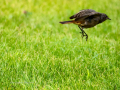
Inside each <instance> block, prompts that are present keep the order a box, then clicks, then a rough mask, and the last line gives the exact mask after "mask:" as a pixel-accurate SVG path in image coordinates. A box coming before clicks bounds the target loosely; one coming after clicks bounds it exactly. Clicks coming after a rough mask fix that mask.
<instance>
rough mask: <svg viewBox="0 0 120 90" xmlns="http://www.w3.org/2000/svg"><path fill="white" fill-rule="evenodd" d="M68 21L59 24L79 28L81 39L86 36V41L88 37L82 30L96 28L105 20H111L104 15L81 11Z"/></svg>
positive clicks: (87, 10) (89, 10)
mask: <svg viewBox="0 0 120 90" xmlns="http://www.w3.org/2000/svg"><path fill="white" fill-rule="evenodd" d="M70 19H73V20H70V21H63V22H60V23H61V24H70V23H73V24H76V25H78V27H79V28H80V30H81V32H80V33H82V38H83V37H84V36H86V41H87V39H88V35H87V34H86V33H85V31H84V30H83V29H84V28H91V27H94V26H96V25H97V24H99V23H102V22H104V21H105V20H111V19H110V18H109V17H108V16H107V15H106V14H104V13H100V12H96V11H95V10H92V9H85V10H81V11H80V12H78V13H76V14H75V15H73V16H71V17H70Z"/></svg>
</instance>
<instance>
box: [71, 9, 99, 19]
mask: <svg viewBox="0 0 120 90" xmlns="http://www.w3.org/2000/svg"><path fill="white" fill-rule="evenodd" d="M92 15H93V16H97V15H100V13H99V12H96V11H95V10H92V9H86V10H81V11H80V12H78V13H76V14H75V15H73V16H71V17H70V19H74V18H75V20H78V19H79V20H80V19H85V18H87V17H89V16H92Z"/></svg>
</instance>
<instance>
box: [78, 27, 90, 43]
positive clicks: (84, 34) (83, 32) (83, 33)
mask: <svg viewBox="0 0 120 90" xmlns="http://www.w3.org/2000/svg"><path fill="white" fill-rule="evenodd" d="M78 27H79V28H80V30H81V31H82V32H80V33H82V38H83V37H84V36H86V41H87V39H88V35H87V34H86V33H85V31H84V30H83V28H81V27H80V26H78Z"/></svg>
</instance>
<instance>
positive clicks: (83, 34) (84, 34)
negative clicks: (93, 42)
mask: <svg viewBox="0 0 120 90" xmlns="http://www.w3.org/2000/svg"><path fill="white" fill-rule="evenodd" d="M80 33H82V35H81V37H82V38H83V37H84V36H86V41H87V39H88V35H87V34H86V33H84V32H80Z"/></svg>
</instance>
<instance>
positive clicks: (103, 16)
mask: <svg viewBox="0 0 120 90" xmlns="http://www.w3.org/2000/svg"><path fill="white" fill-rule="evenodd" d="M101 19H102V20H103V21H105V20H107V19H108V20H111V19H110V18H109V17H108V16H107V15H106V14H102V15H101Z"/></svg>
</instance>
